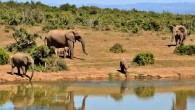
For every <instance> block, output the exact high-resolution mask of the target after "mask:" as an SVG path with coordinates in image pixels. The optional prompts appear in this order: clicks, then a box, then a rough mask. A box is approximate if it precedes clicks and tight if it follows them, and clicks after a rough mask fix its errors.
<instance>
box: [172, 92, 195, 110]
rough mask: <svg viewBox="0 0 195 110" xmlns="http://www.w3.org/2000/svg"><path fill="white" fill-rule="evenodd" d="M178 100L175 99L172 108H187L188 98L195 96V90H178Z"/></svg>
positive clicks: (173, 109)
mask: <svg viewBox="0 0 195 110" xmlns="http://www.w3.org/2000/svg"><path fill="white" fill-rule="evenodd" d="M175 96H176V101H175V102H174V101H173V107H172V110H187V98H188V97H189V96H190V97H195V91H176V92H175Z"/></svg>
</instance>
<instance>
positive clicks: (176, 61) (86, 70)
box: [0, 27, 195, 81]
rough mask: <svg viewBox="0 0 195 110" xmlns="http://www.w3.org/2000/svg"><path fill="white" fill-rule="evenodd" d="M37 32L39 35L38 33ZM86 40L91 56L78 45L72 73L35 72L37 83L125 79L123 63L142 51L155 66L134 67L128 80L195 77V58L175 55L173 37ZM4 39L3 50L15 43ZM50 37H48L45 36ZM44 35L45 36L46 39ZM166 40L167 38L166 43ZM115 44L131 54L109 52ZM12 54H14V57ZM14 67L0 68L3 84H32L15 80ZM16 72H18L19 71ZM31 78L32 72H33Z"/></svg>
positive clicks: (111, 35)
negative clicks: (152, 56) (120, 67)
mask: <svg viewBox="0 0 195 110" xmlns="http://www.w3.org/2000/svg"><path fill="white" fill-rule="evenodd" d="M39 29H41V28H38V27H29V28H28V30H31V31H34V32H36V31H37V32H38V31H39ZM35 30H36V31H35ZM80 31H81V32H82V34H83V36H84V38H85V40H86V48H87V52H88V54H89V55H85V54H84V53H83V52H82V50H81V46H80V43H76V45H75V57H76V58H75V59H74V60H71V59H68V58H67V59H65V61H66V63H67V65H68V67H69V68H70V70H69V71H64V72H63V71H62V72H57V73H55V72H52V73H40V72H35V76H34V78H33V80H35V81H39V80H42V81H45V80H63V79H66V80H78V79H80V80H82V79H85V80H86V79H88V80H91V79H108V78H109V76H110V75H112V76H113V78H114V77H115V78H122V79H123V78H125V77H124V75H123V74H121V73H120V72H118V71H117V70H119V61H120V59H121V58H125V59H126V60H127V61H128V62H129V63H131V61H132V60H133V58H134V57H135V55H136V53H137V52H139V51H149V52H152V53H153V54H154V56H155V63H154V65H148V66H141V67H139V66H136V65H131V67H130V69H129V70H128V73H129V76H128V78H130V79H132V78H133V79H134V78H135V77H136V76H139V75H142V76H148V77H150V76H151V77H154V78H159V76H160V77H162V78H179V77H180V78H182V77H183V78H184V77H188V78H189V77H192V76H194V75H195V74H194V71H195V68H194V66H195V57H194V56H187V55H182V56H181V55H176V54H174V53H173V50H174V48H175V46H172V47H168V46H167V45H168V44H173V42H172V43H171V42H170V39H169V38H170V36H171V34H170V33H161V32H159V33H157V32H145V31H143V32H141V33H139V34H130V33H123V32H114V31H93V30H80ZM0 32H1V35H2V36H1V38H3V39H4V40H3V41H0V46H5V45H6V44H9V43H10V42H11V41H12V40H11V38H10V37H9V34H7V33H5V32H4V31H3V30H0ZM45 34H46V33H45ZM45 34H43V35H45ZM163 38H166V39H165V40H163ZM194 40H195V38H194V35H191V36H189V37H188V38H187V40H186V41H185V43H186V44H194ZM115 43H121V44H122V45H123V46H124V48H125V49H126V50H127V51H126V52H125V53H119V54H116V53H111V52H110V51H109V49H110V47H112V46H113V45H114V44H115ZM37 44H38V45H43V41H42V40H41V39H40V38H37ZM10 54H11V53H10ZM10 70H11V66H10V65H9V64H8V65H3V66H1V68H0V71H1V74H3V75H1V77H0V80H1V81H15V80H28V79H26V78H21V77H19V76H17V75H13V76H11V75H10V74H7V72H10ZM15 71H16V70H15ZM29 74H30V72H29Z"/></svg>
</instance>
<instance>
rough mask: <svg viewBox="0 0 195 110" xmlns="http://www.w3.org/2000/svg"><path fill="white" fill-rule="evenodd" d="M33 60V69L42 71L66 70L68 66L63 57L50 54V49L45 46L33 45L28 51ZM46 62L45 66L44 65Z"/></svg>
mask: <svg viewBox="0 0 195 110" xmlns="http://www.w3.org/2000/svg"><path fill="white" fill-rule="evenodd" d="M30 54H31V56H32V57H33V59H34V60H35V70H37V71H43V72H52V71H62V70H67V69H68V67H67V65H66V62H65V61H64V60H63V59H59V58H58V57H57V56H56V55H52V51H51V49H49V48H48V47H47V46H39V47H35V48H33V49H32V50H31V52H30ZM45 64H46V67H44V66H45Z"/></svg>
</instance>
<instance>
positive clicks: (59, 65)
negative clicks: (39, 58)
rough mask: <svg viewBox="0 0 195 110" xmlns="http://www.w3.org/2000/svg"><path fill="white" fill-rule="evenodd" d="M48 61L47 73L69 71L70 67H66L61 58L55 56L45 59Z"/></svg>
mask: <svg viewBox="0 0 195 110" xmlns="http://www.w3.org/2000/svg"><path fill="white" fill-rule="evenodd" d="M45 61H46V64H47V67H46V70H45V71H47V72H48V71H51V72H53V71H55V72H57V71H62V70H68V67H67V65H66V62H65V61H64V60H63V59H61V58H58V57H57V56H55V55H53V56H51V57H49V58H46V59H45Z"/></svg>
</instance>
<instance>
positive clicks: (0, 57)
mask: <svg viewBox="0 0 195 110" xmlns="http://www.w3.org/2000/svg"><path fill="white" fill-rule="evenodd" d="M9 58H10V57H9V54H8V52H7V51H6V50H5V49H2V48H0V64H1V65H2V64H7V63H8V62H9Z"/></svg>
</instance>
